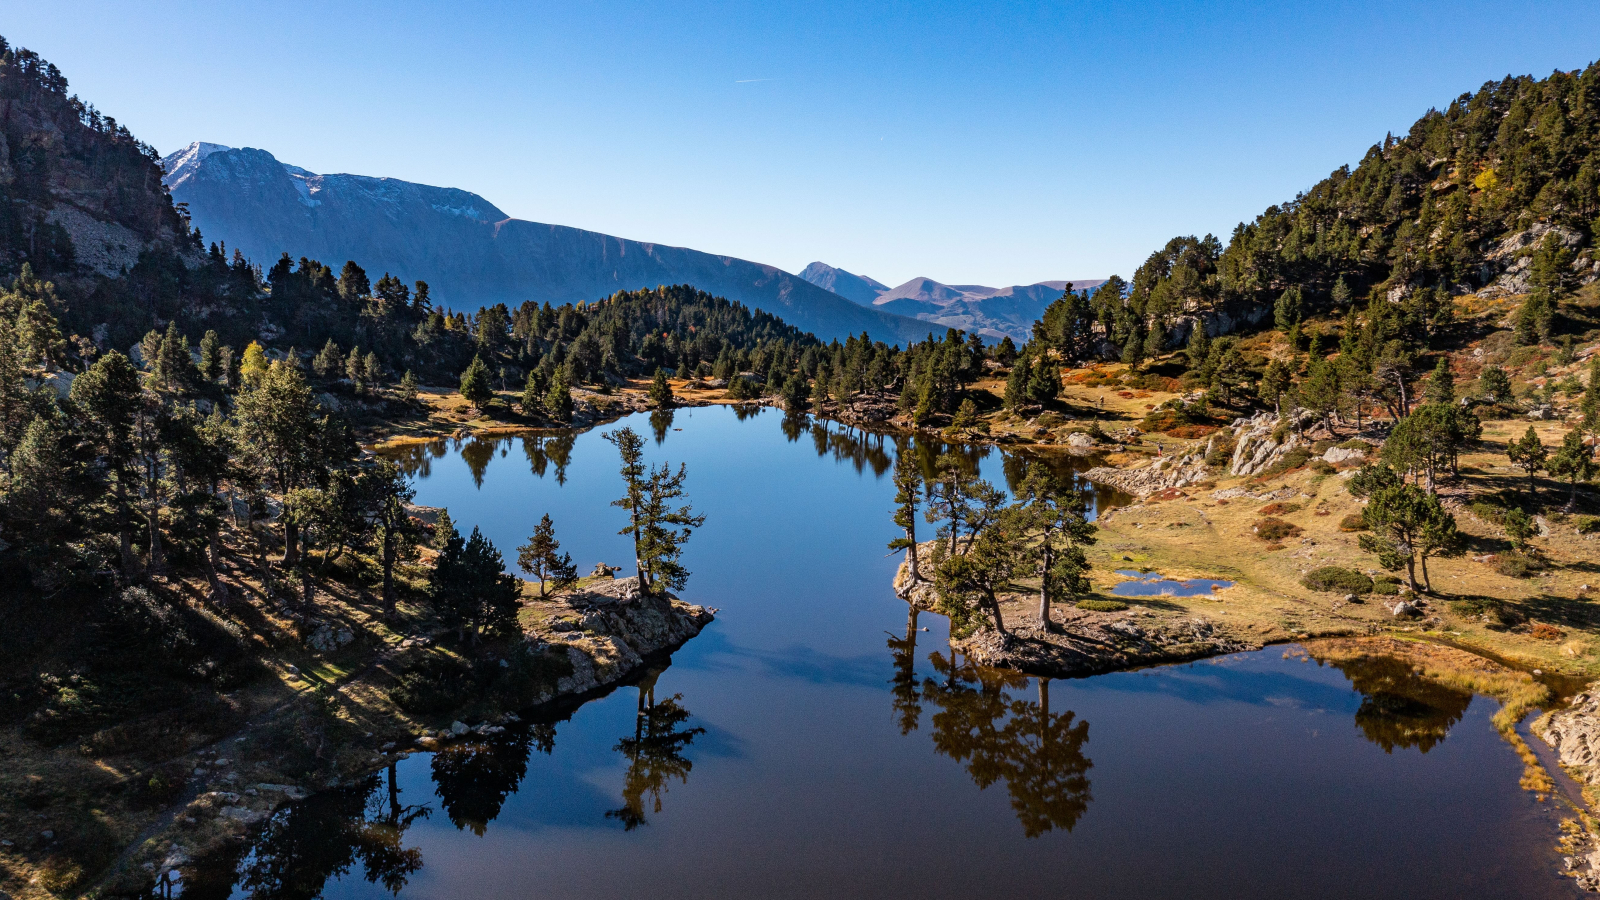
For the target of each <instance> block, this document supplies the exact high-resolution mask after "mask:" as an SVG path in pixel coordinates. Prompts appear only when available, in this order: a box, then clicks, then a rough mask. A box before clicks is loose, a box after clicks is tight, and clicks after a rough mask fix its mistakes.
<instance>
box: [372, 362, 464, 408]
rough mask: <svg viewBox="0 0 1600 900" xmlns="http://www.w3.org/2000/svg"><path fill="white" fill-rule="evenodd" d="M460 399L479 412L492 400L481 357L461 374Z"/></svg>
mask: <svg viewBox="0 0 1600 900" xmlns="http://www.w3.org/2000/svg"><path fill="white" fill-rule="evenodd" d="M351 355H352V356H354V355H355V354H354V353H352V354H351ZM461 397H462V399H464V400H466V401H467V402H468V403H471V404H472V406H473V408H474V409H476V410H478V411H479V412H482V411H483V409H484V408H485V407H487V406H488V405H489V401H490V400H493V399H494V389H493V388H492V387H491V386H490V384H489V367H488V366H486V365H484V364H483V357H481V356H474V357H473V358H472V364H471V365H469V366H467V370H466V371H465V372H462V373H461Z"/></svg>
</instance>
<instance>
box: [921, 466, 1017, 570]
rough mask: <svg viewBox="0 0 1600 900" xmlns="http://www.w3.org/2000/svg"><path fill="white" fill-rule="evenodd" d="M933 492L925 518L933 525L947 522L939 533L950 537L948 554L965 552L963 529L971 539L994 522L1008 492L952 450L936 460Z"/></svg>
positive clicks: (944, 549) (946, 548) (945, 550)
mask: <svg viewBox="0 0 1600 900" xmlns="http://www.w3.org/2000/svg"><path fill="white" fill-rule="evenodd" d="M934 465H935V470H936V472H937V474H936V475H935V478H934V481H933V482H932V484H931V485H930V487H931V488H932V492H931V493H932V495H931V497H930V498H929V501H928V511H927V513H926V514H925V517H926V519H927V521H928V522H929V524H933V523H937V522H941V521H942V522H944V523H945V524H944V525H943V526H941V527H940V529H939V532H938V535H939V537H941V538H944V539H946V540H947V542H948V544H947V546H945V547H944V548H943V553H944V555H946V556H954V555H955V554H957V553H959V552H960V551H961V532H962V528H963V527H965V529H966V531H967V535H968V542H969V543H970V542H971V540H972V538H973V537H975V536H976V535H977V534H978V532H979V531H981V530H982V529H983V528H984V527H985V526H986V525H987V524H988V523H990V522H992V521H993V520H994V519H995V518H996V517H997V516H998V515H999V513H1000V510H1001V508H1002V507H1004V505H1005V499H1006V496H1005V492H1004V491H1001V490H1000V489H999V488H996V487H995V486H994V485H992V484H990V483H989V482H987V481H984V480H982V479H981V478H979V477H978V475H977V472H976V471H975V469H974V468H973V467H971V466H970V465H969V464H968V463H967V461H966V460H963V459H962V458H961V457H959V456H956V455H955V454H952V453H944V454H941V455H940V456H939V458H938V460H937V461H936V462H935V464H934Z"/></svg>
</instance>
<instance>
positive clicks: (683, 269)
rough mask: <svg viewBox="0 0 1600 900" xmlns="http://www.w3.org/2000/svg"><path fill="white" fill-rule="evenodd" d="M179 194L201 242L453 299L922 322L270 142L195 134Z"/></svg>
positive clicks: (911, 328) (171, 160)
mask: <svg viewBox="0 0 1600 900" xmlns="http://www.w3.org/2000/svg"><path fill="white" fill-rule="evenodd" d="M163 165H164V166H165V167H166V183H167V185H168V186H169V188H170V189H171V191H172V196H173V199H174V200H176V201H178V202H181V203H186V204H188V209H189V212H190V215H191V216H192V217H193V219H194V222H195V224H196V225H197V226H199V228H200V229H201V231H202V232H203V233H204V234H205V237H206V240H207V241H212V240H221V241H226V242H227V244H228V246H229V247H233V248H237V249H239V250H241V251H243V252H244V254H245V255H246V256H248V257H250V258H251V259H252V260H254V261H256V262H258V263H260V264H262V265H263V266H264V267H265V266H270V265H271V264H272V261H273V260H276V259H277V258H278V256H279V254H281V253H284V252H287V253H289V254H290V256H291V257H299V256H310V257H313V258H316V259H321V260H323V261H324V262H326V263H328V264H330V265H332V266H333V267H334V268H335V269H338V267H339V266H340V265H341V264H342V263H343V261H344V260H346V259H353V260H355V261H357V262H359V263H360V264H361V265H362V266H363V267H364V268H366V269H367V270H369V271H370V272H371V273H372V274H373V276H377V275H378V274H379V273H381V272H386V271H387V272H391V273H393V274H395V275H397V276H398V277H400V278H402V279H403V280H406V281H412V280H416V279H421V280H423V281H426V282H428V284H429V286H430V288H431V289H432V294H433V297H434V299H435V301H436V302H437V303H440V304H443V305H446V306H450V307H453V308H456V309H476V308H477V307H479V306H483V305H489V304H494V303H500V302H504V303H506V304H508V305H515V304H518V303H521V302H522V301H524V300H533V301H537V302H545V301H548V302H550V303H552V304H560V303H567V302H578V301H585V300H596V299H599V298H601V297H605V296H609V295H610V294H613V293H615V292H617V291H620V290H637V289H639V288H651V287H655V286H657V285H662V284H692V285H694V286H695V287H697V288H699V289H701V290H703V291H706V292H708V293H711V294H716V295H719V296H723V297H727V298H728V299H729V300H733V301H735V302H738V303H743V304H745V305H746V306H749V307H752V308H754V309H759V310H763V311H766V312H769V313H772V314H773V315H776V316H779V317H781V318H782V319H783V320H784V321H785V322H787V323H789V324H791V325H794V326H796V327H798V328H801V329H803V330H806V331H810V332H812V333H813V334H815V335H817V336H818V337H819V338H822V339H823V340H829V339H832V338H840V339H843V338H845V337H847V336H849V335H851V334H860V333H861V332H863V331H865V332H867V333H868V334H870V335H872V336H873V337H874V338H877V339H879V340H884V341H889V342H891V343H893V342H900V343H905V342H907V341H910V340H913V339H916V338H919V337H922V336H924V335H925V333H926V331H927V327H926V326H925V325H923V324H922V323H919V322H917V321H915V320H913V319H908V318H904V317H901V316H897V315H893V314H892V313H888V312H885V311H882V310H874V309H867V308H863V307H862V306H860V305H859V304H855V303H851V302H850V301H848V300H846V299H844V298H843V297H840V296H838V295H837V294H834V293H831V292H829V291H827V290H824V289H822V288H819V287H817V286H815V285H813V284H811V283H809V282H807V281H805V280H803V279H800V278H797V277H796V276H794V275H790V274H789V273H787V272H784V271H782V270H780V269H777V268H775V267H773V266H767V265H762V264H760V263H754V262H749V261H747V260H742V259H735V258H733V257H729V256H714V255H712V254H709V253H701V252H699V251H697V250H690V249H688V248H684V247H667V246H663V245H660V244H650V243H644V242H640V241H631V240H626V239H624V238H618V237H613V236H611V235H607V234H600V233H598V232H593V231H583V230H581V229H577V228H568V227H565V226H562V225H548V224H542V223H538V222H528V221H524V220H521V219H513V218H511V217H509V216H507V215H506V214H505V213H504V212H502V211H501V210H499V209H498V208H496V207H495V206H494V204H492V203H490V202H489V201H487V200H485V199H484V198H482V197H480V196H478V195H477V194H473V193H470V192H468V191H462V190H457V189H455V188H440V187H432V186H429V185H423V184H414V183H412V182H408V181H400V180H398V179H394V178H369V177H366V176H361V175H318V174H316V173H313V172H308V171H306V170H304V169H301V168H298V167H295V166H289V165H285V164H283V163H281V162H279V161H278V160H277V159H275V158H274V157H273V156H272V154H271V153H268V152H267V151H265V150H256V149H251V148H242V149H232V148H226V147H222V146H220V145H217V144H198V143H197V144H191V145H190V146H188V147H186V148H184V149H183V150H181V151H179V152H177V153H174V154H172V155H170V156H168V157H166V159H165V160H164V161H163Z"/></svg>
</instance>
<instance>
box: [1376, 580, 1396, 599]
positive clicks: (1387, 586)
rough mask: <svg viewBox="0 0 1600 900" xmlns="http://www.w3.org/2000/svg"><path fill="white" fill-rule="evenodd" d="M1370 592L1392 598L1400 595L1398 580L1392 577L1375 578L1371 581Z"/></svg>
mask: <svg viewBox="0 0 1600 900" xmlns="http://www.w3.org/2000/svg"><path fill="white" fill-rule="evenodd" d="M1372 592H1373V593H1374V594H1379V595H1382V596H1388V597H1392V596H1394V595H1395V594H1398V593H1400V579H1398V578H1395V577H1394V576H1392V575H1379V576H1378V577H1377V578H1374V579H1372Z"/></svg>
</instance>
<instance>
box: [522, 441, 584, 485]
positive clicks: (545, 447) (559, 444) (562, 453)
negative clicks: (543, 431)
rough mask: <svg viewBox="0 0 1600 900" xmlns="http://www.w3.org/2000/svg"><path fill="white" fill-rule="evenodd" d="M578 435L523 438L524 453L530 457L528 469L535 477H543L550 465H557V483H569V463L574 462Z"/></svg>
mask: <svg viewBox="0 0 1600 900" xmlns="http://www.w3.org/2000/svg"><path fill="white" fill-rule="evenodd" d="M577 440H578V437H577V435H575V434H571V433H566V434H554V435H528V436H526V437H524V438H523V439H522V453H523V455H524V456H526V457H527V458H528V469H529V471H531V472H533V475H534V477H535V478H543V477H544V475H545V472H546V471H548V469H549V467H550V466H555V469H556V471H555V475H556V484H566V483H567V465H568V464H569V463H571V462H572V445H573V444H575V443H576V442H577Z"/></svg>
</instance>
